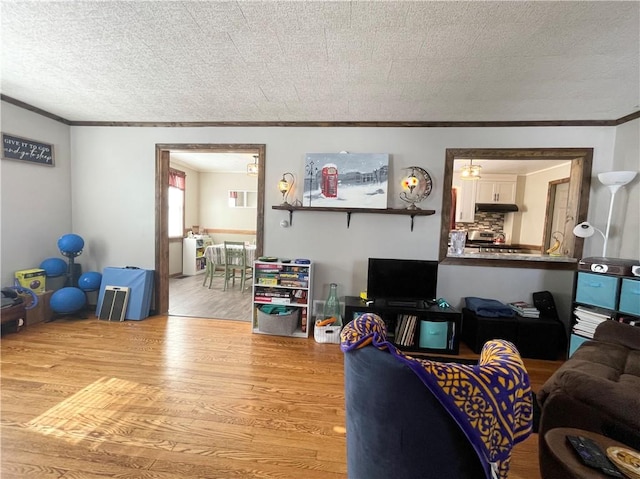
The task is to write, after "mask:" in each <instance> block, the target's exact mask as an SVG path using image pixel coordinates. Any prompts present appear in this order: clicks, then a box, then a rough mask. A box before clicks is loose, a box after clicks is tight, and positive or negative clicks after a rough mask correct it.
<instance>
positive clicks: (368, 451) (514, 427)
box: [341, 314, 532, 479]
mask: <svg viewBox="0 0 640 479" xmlns="http://www.w3.org/2000/svg"><path fill="white" fill-rule="evenodd" d="M367 316H369V317H367ZM371 317H373V318H371ZM372 325H373V328H372ZM372 329H373V331H372ZM341 338H342V342H341V348H342V350H343V351H344V352H345V357H344V369H345V407H346V428H347V471H348V477H349V479H388V478H389V477H393V478H394V479H443V478H445V479H481V478H492V477H495V478H504V477H506V474H507V472H508V465H509V459H510V453H511V447H512V446H513V444H515V443H517V442H519V441H520V440H523V439H524V438H526V437H527V436H528V435H529V433H530V431H531V415H532V409H531V404H532V403H531V399H532V398H531V391H530V389H529V384H528V376H527V375H526V371H524V369H523V367H522V370H520V367H519V366H518V364H517V363H518V361H519V360H520V358H519V356H518V355H517V351H515V353H514V352H512V351H513V350H515V348H513V350H509V349H508V348H507V351H511V352H507V353H506V355H507V356H510V357H512V359H514V360H515V363H514V364H516V365H515V367H514V368H512V366H513V364H511V365H508V364H507V365H506V366H505V364H503V365H501V366H496V364H497V363H498V362H500V361H502V360H503V359H504V355H505V353H501V354H497V355H496V354H495V351H496V350H495V349H494V350H493V351H494V353H491V352H489V353H485V354H484V355H481V359H480V364H479V365H478V366H469V365H461V364H452V363H437V364H436V363H435V362H432V361H420V360H418V359H415V358H411V357H409V356H405V355H404V354H402V353H401V352H400V351H398V350H397V349H396V348H395V347H394V346H393V345H392V344H391V343H389V342H387V341H386V329H385V328H384V323H383V322H382V320H381V319H380V318H378V317H377V316H375V315H373V314H367V315H364V316H363V317H361V318H359V319H358V320H354V321H352V322H351V323H349V324H348V325H347V326H345V328H344V329H343V331H342V335H341ZM496 343H498V344H497V345H498V346H499V347H502V346H503V343H506V344H507V345H509V346H512V345H510V343H507V342H502V341H500V342H496ZM519 364H520V365H521V364H522V363H521V362H520V363H519ZM425 365H426V366H427V370H428V369H430V367H431V366H434V365H435V369H432V370H431V372H428V371H426V370H425V369H424V366H425ZM495 370H497V371H498V372H497V373H496V375H497V376H500V375H501V374H502V372H504V371H506V370H510V371H511V370H515V371H516V372H517V373H518V374H519V375H520V376H519V378H518V379H517V380H516V381H515V382H518V381H519V382H521V384H520V385H519V386H517V387H515V388H514V387H513V384H511V387H510V388H509V386H508V384H507V387H506V388H505V392H506V389H507V388H508V389H510V391H509V394H508V397H516V398H518V397H519V398H520V400H518V401H516V402H515V407H511V406H509V405H508V404H507V407H506V409H508V410H509V413H508V414H507V417H508V418H510V420H511V421H512V424H511V425H510V426H508V427H507V430H508V432H504V431H502V430H500V429H499V427H500V426H501V425H500V424H499V423H502V422H504V421H502V419H503V418H502V415H501V414H495V413H490V414H488V415H487V416H486V417H485V416H482V414H476V416H475V419H474V418H472V417H471V416H473V411H471V413H470V416H467V415H465V413H464V411H465V410H466V412H467V413H469V410H470V409H473V407H474V404H480V405H481V407H487V405H488V406H489V407H491V406H496V407H500V408H501V409H502V410H504V409H505V408H504V406H505V404H506V403H505V401H504V400H502V401H498V402H497V403H491V404H489V402H490V401H489V402H487V401H485V400H484V399H483V398H480V399H479V400H478V401H476V399H477V398H475V397H473V395H471V396H470V397H469V398H463V400H462V402H461V401H455V400H453V401H449V400H448V399H447V398H446V397H445V396H443V395H442V394H440V393H438V391H437V389H438V387H437V386H434V385H435V382H434V381H431V380H430V379H428V375H429V374H433V373H436V374H435V376H438V375H440V374H439V373H443V374H444V375H448V374H449V373H452V372H453V376H456V375H457V374H458V372H460V373H461V376H465V375H474V374H475V373H479V375H484V374H488V375H491V374H493V373H494V371H495ZM509 374H511V372H510V373H509ZM453 376H452V377H453ZM503 376H504V375H503ZM504 377H506V376H504ZM437 379H442V377H440V378H437ZM425 381H426V382H427V383H429V384H428V385H427V384H425ZM502 382H503V381H502V380H499V381H497V382H496V383H502ZM494 386H495V384H494ZM455 388H456V387H455V386H454V385H453V384H452V383H450V384H449V387H448V389H449V390H450V391H449V392H451V391H452V390H454V389H455ZM465 394H466V392H465V391H463V392H461V391H460V390H455V391H453V393H452V396H457V398H456V399H460V398H462V396H465ZM465 401H466V402H465ZM474 401H475V402H474ZM512 406H513V404H512ZM498 416H500V419H497V420H496V419H495V418H496V417H498ZM487 418H490V419H489V420H488V421H487ZM474 420H475V422H474ZM467 422H468V423H467ZM507 422H508V421H507ZM490 423H491V424H490ZM474 424H475V425H476V426H478V425H479V428H480V429H481V430H483V432H484V433H485V434H486V436H487V437H486V438H485V440H488V441H489V442H495V440H496V438H500V439H499V441H498V442H499V443H500V444H501V445H497V444H492V445H490V446H488V448H485V446H484V445H483V444H482V443H481V441H480V438H479V436H478V435H477V434H476V433H475V432H474V427H475V426H474ZM496 446H497V447H496Z"/></svg>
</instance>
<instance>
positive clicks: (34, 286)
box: [15, 268, 47, 293]
mask: <svg viewBox="0 0 640 479" xmlns="http://www.w3.org/2000/svg"><path fill="white" fill-rule="evenodd" d="M15 277H16V279H17V280H18V283H20V286H22V287H23V288H29V289H30V290H31V291H33V292H34V293H44V292H45V290H46V287H45V286H46V280H47V275H46V273H45V271H44V270H43V269H40V268H33V269H23V270H20V271H16V274H15Z"/></svg>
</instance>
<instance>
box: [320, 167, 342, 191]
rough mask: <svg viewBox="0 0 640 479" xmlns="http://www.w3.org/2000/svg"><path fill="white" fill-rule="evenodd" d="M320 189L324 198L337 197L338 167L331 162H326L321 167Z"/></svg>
mask: <svg viewBox="0 0 640 479" xmlns="http://www.w3.org/2000/svg"><path fill="white" fill-rule="evenodd" d="M320 189H321V190H322V194H323V196H324V197H325V198H337V196H338V167H337V166H336V165H334V164H333V163H327V164H326V165H324V166H323V167H322V178H321V180H320Z"/></svg>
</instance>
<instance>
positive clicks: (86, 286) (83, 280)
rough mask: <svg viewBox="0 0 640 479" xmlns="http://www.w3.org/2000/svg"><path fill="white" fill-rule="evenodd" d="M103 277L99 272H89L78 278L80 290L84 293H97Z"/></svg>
mask: <svg viewBox="0 0 640 479" xmlns="http://www.w3.org/2000/svg"><path fill="white" fill-rule="evenodd" d="M101 282H102V275H101V274H100V273H98V272H97V271H87V272H86V273H82V275H80V278H78V288H80V289H81V290H83V291H96V290H98V289H100V283H101Z"/></svg>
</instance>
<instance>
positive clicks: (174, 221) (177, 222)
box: [169, 169, 186, 238]
mask: <svg viewBox="0 0 640 479" xmlns="http://www.w3.org/2000/svg"><path fill="white" fill-rule="evenodd" d="M185 183H186V175H185V173H184V172H183V171H178V170H174V169H170V170H169V238H182V237H183V236H184V188H185Z"/></svg>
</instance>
